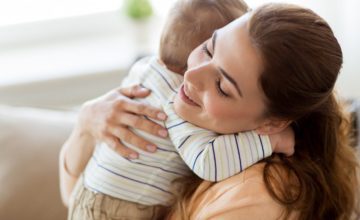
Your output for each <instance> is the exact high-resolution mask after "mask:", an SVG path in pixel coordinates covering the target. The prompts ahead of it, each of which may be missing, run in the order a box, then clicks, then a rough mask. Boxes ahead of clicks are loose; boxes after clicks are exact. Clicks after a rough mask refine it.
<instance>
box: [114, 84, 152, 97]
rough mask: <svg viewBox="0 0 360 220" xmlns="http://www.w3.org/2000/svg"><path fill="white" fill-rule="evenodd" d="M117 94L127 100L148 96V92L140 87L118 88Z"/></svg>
mask: <svg viewBox="0 0 360 220" xmlns="http://www.w3.org/2000/svg"><path fill="white" fill-rule="evenodd" d="M119 92H120V93H121V94H123V95H125V96H127V97H129V98H144V97H146V96H148V95H149V94H150V92H151V91H150V90H149V89H147V88H144V87H142V86H140V85H135V86H130V87H126V88H120V89H119Z"/></svg>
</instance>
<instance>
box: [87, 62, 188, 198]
mask: <svg viewBox="0 0 360 220" xmlns="http://www.w3.org/2000/svg"><path fill="white" fill-rule="evenodd" d="M182 80H183V77H182V76H181V75H178V74H175V73H172V72H170V71H168V70H167V69H166V68H165V67H163V66H161V65H160V64H159V63H158V62H157V60H156V58H155V57H147V58H144V59H142V60H140V61H138V62H137V63H136V64H135V65H134V66H133V67H132V69H131V70H130V73H129V76H128V77H127V78H125V79H124V81H123V83H122V85H123V86H129V85H136V84H141V85H142V86H144V87H146V88H149V89H151V90H152V92H151V94H150V95H149V96H148V97H146V98H145V99H139V100H138V101H140V102H144V103H146V104H150V105H153V106H155V107H159V108H161V107H162V106H163V105H164V104H165V103H166V102H167V101H168V99H169V97H170V96H171V95H173V94H174V93H176V91H177V89H178V87H179V86H180V84H181V82H182ZM155 122H156V123H159V124H160V123H161V122H159V121H155ZM132 131H133V132H134V133H135V134H137V135H139V136H141V137H143V138H144V139H147V140H149V141H150V142H152V143H154V144H156V146H157V149H158V150H157V152H156V153H149V152H146V151H143V150H140V149H139V148H138V147H136V146H133V145H131V144H128V143H125V142H124V144H125V145H126V146H127V147H129V148H132V149H134V150H136V151H137V152H138V153H139V158H138V159H127V158H124V157H122V156H120V155H119V154H117V153H116V152H115V151H113V150H112V149H110V148H109V147H108V146H107V145H106V144H105V143H99V144H98V145H97V147H96V149H95V152H94V154H93V157H92V158H91V160H90V161H89V163H88V165H87V168H86V170H85V174H84V180H85V181H84V183H85V186H86V187H87V188H88V189H90V190H93V191H96V192H101V193H104V194H107V195H110V196H113V197H115V198H120V199H124V200H128V201H132V202H137V203H141V204H144V205H157V204H161V205H168V204H169V201H170V199H172V196H173V194H172V193H171V182H172V181H173V180H174V179H176V178H178V177H181V176H184V175H187V174H189V173H190V170H189V168H188V167H187V166H186V164H185V163H184V162H183V160H182V159H181V157H180V156H179V154H178V152H177V151H176V150H175V149H174V146H173V144H172V142H171V141H170V139H168V138H167V139H164V138H159V137H157V136H154V135H151V134H148V133H145V132H142V131H140V130H137V129H133V130H132Z"/></svg>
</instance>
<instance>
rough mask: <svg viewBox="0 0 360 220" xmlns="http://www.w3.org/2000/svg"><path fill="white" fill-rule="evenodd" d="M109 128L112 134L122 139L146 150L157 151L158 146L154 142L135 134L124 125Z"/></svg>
mask: <svg viewBox="0 0 360 220" xmlns="http://www.w3.org/2000/svg"><path fill="white" fill-rule="evenodd" d="M109 130H110V133H111V134H113V135H114V136H116V137H118V138H119V139H120V140H121V141H125V142H127V143H129V144H131V145H134V146H136V147H138V148H140V149H142V150H144V151H148V152H151V153H153V152H155V151H156V146H155V145H154V144H152V143H150V142H149V141H146V140H145V139H143V138H141V137H139V136H138V135H136V134H134V133H133V132H132V131H130V130H129V129H128V128H126V127H122V126H118V127H112V128H110V129H109Z"/></svg>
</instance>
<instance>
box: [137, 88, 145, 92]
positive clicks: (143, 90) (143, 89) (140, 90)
mask: <svg viewBox="0 0 360 220" xmlns="http://www.w3.org/2000/svg"><path fill="white" fill-rule="evenodd" d="M138 91H139V92H146V91H147V89H145V88H143V87H140V88H139V89H138Z"/></svg>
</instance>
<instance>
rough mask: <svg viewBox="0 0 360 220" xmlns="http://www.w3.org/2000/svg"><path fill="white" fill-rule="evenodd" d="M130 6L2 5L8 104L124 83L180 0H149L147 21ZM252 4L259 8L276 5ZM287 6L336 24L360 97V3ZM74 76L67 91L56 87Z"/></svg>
mask: <svg viewBox="0 0 360 220" xmlns="http://www.w3.org/2000/svg"><path fill="white" fill-rule="evenodd" d="M127 2H128V1H126V0H125V1H124V0H101V1H100V0H62V1H57V0H32V1H28V0H12V1H0V103H5V104H11V105H31V106H40V107H52V108H57V107H68V106H72V105H73V104H78V103H80V102H81V101H83V100H85V99H86V98H90V97H93V96H94V95H98V94H101V93H102V92H103V91H106V89H108V88H111V87H114V86H116V85H117V84H118V83H119V78H118V80H116V79H115V78H117V76H118V75H116V74H115V73H117V74H120V73H124V72H126V70H127V69H128V68H129V65H130V64H131V63H132V62H133V61H134V60H135V58H136V57H138V56H141V55H144V54H152V53H156V52H157V47H158V39H159V33H160V31H161V27H162V24H163V22H164V20H165V17H166V14H167V11H168V9H169V7H170V6H171V4H172V3H173V2H174V0H151V1H149V2H150V4H151V5H150V7H151V8H152V10H151V13H150V14H148V15H149V17H145V18H144V19H136V17H135V19H134V18H132V17H131V16H129V9H128V11H127V10H126V9H124V8H125V7H126V4H127ZM138 2H141V3H142V4H143V2H146V1H143V0H140V1H138ZM247 2H248V4H249V6H250V7H256V6H257V5H260V4H263V3H266V2H271V1H270V0H249V1H247ZM273 2H276V0H275V1H273ZM285 2H288V3H295V4H300V5H303V6H306V7H309V8H311V9H313V10H315V11H316V12H317V13H318V14H320V15H321V16H322V17H324V18H325V19H326V20H327V21H328V22H329V23H330V25H331V26H332V28H333V30H334V32H335V34H336V36H337V37H338V39H339V41H340V43H341V45H342V48H343V52H344V65H343V69H342V74H341V76H340V78H339V81H338V84H337V87H338V90H339V93H340V95H341V96H344V97H346V98H356V97H360V87H359V86H358V83H359V82H360V76H359V74H358V71H359V70H360V62H358V59H359V57H360V41H359V39H360V25H359V22H360V13H358V10H359V8H360V1H357V0H341V1H340V0H316V1H314V0H287V1H285ZM140 5H141V4H140ZM140 7H142V6H140ZM133 10H134V9H133ZM130 12H131V9H130ZM135 13H136V12H135ZM115 75H116V76H115ZM107 76H109V77H107ZM111 76H115V78H112V77H111ZM79 77H80V78H81V79H83V77H86V78H88V77H99V78H101V80H105V81H107V82H108V81H110V82H113V84H111V85H107V84H106V82H104V83H103V84H102V83H97V84H96V86H95V85H93V84H91V83H90V82H84V83H81V85H78V84H76V82H77V80H76V79H77V78H79ZM67 79H69V80H70V81H69V82H64V85H65V84H67V83H69V84H67V86H66V87H63V86H62V85H61V87H57V85H58V82H59V81H57V82H54V80H67ZM84 80H85V79H84ZM99 80H100V79H99ZM85 81H86V80H85ZM43 82H46V83H45V84H43ZM53 83H54V85H53ZM105 84H106V85H107V86H105ZM32 85H35V86H34V87H31V86H32ZM109 86H110V87H109ZM30 87H31V88H30ZM75 87H76V89H75ZM103 87H106V88H103ZM44 91H46V94H42V92H44ZM59 93H61V94H59ZM64 99H65V100H64Z"/></svg>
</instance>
